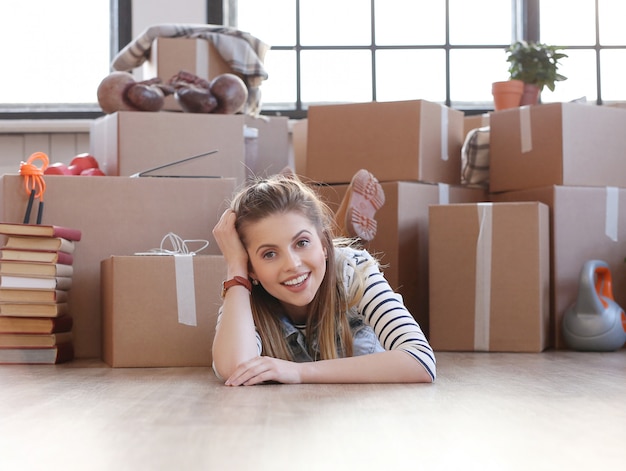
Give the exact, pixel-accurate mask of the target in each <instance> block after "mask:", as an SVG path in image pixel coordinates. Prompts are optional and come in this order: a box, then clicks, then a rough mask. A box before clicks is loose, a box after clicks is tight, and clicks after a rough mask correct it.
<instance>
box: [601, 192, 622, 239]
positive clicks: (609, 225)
mask: <svg viewBox="0 0 626 471" xmlns="http://www.w3.org/2000/svg"><path fill="white" fill-rule="evenodd" d="M618 220H619V188H616V187H613V186H609V187H607V188H606V214H605V216H604V233H605V234H606V236H607V237H608V238H609V239H611V240H612V241H613V242H617V223H618Z"/></svg>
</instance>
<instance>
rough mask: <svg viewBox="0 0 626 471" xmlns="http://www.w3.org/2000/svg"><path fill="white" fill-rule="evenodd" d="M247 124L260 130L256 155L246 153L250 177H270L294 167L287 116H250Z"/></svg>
mask: <svg viewBox="0 0 626 471" xmlns="http://www.w3.org/2000/svg"><path fill="white" fill-rule="evenodd" d="M245 124H246V126H249V127H251V128H254V129H257V130H258V137H257V142H256V150H255V152H256V155H255V156H254V158H253V157H251V153H249V152H247V153H246V170H247V175H248V176H269V175H274V174H276V173H279V172H280V171H281V170H283V169H284V168H285V167H287V166H292V163H291V161H290V159H289V153H290V148H289V147H290V146H289V118H287V117H286V116H275V117H269V116H258V117H254V116H249V115H246V117H245Z"/></svg>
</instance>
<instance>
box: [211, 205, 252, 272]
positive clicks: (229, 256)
mask: <svg viewBox="0 0 626 471" xmlns="http://www.w3.org/2000/svg"><path fill="white" fill-rule="evenodd" d="M213 237H215V241H216V242H217V245H218V246H219V248H220V250H221V251H222V255H224V259H225V260H226V264H227V265H228V266H229V267H239V268H242V269H243V270H244V273H247V271H248V253H247V252H246V249H245V247H244V246H243V243H242V242H241V239H240V238H239V234H237V229H235V213H234V212H233V210H231V209H227V210H226V211H224V213H223V214H222V216H221V217H220V220H219V221H218V222H217V224H216V225H215V227H214V228H213ZM239 274H241V273H239Z"/></svg>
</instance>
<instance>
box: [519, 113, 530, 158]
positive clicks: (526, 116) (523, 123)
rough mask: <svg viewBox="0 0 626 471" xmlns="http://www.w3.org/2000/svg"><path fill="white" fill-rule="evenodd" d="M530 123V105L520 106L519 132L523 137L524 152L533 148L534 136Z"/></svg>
mask: <svg viewBox="0 0 626 471" xmlns="http://www.w3.org/2000/svg"><path fill="white" fill-rule="evenodd" d="M530 124H531V123H530V106H522V107H520V109H519V128H520V129H519V132H520V137H521V139H522V149H521V150H522V154H524V153H526V152H530V151H531V150H533V136H532V131H531V125H530Z"/></svg>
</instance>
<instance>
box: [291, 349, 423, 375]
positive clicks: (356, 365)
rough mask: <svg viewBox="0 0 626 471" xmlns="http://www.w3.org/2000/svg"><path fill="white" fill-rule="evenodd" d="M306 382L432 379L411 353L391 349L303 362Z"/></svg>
mask: <svg viewBox="0 0 626 471" xmlns="http://www.w3.org/2000/svg"><path fill="white" fill-rule="evenodd" d="M301 368H302V369H301V380H302V382H303V383H430V382H432V379H431V377H430V375H429V374H428V372H427V371H426V369H425V368H424V367H423V366H422V365H420V364H419V362H417V361H416V360H415V359H414V358H413V357H411V356H410V355H409V354H408V353H406V352H403V351H401V350H391V351H386V352H381V353H373V354H370V355H362V356H356V357H349V358H339V359H336V360H322V361H316V362H310V363H302V364H301Z"/></svg>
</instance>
